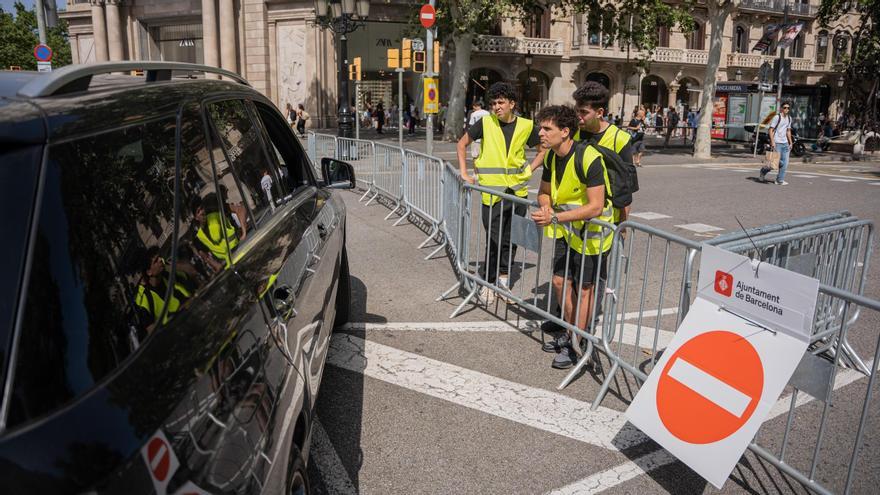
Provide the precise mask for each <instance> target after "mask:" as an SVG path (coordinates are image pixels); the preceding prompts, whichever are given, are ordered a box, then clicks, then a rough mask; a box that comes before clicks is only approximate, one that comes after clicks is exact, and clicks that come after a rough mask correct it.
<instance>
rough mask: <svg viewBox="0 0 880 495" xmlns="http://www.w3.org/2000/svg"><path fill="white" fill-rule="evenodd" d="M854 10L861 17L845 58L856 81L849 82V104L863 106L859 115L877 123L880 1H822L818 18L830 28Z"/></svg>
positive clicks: (848, 75)
mask: <svg viewBox="0 0 880 495" xmlns="http://www.w3.org/2000/svg"><path fill="white" fill-rule="evenodd" d="M852 13H855V15H856V16H858V21H857V27H856V29H855V34H854V36H853V39H852V43H853V45H852V47H853V49H852V50H851V51H850V52H849V53H848V54H847V55H846V56H845V57H844V59H843V64H844V71H845V73H846V78H847V80H849V81H851V82H852V83H853V84H850V85H849V88H850V105H851V106H852V107H854V108H858V109H860V111H858V112H855V113H856V114H858V115H861V116H862V117H863V118H870V119H871V121H872V122H873V123H875V124H876V122H877V112H878V109H877V107H878V91H880V88H878V78H877V74H878V73H880V2H878V1H876V0H855V1H853V0H822V3H821V5H820V6H819V15H818V19H819V23H820V24H821V25H822V26H823V27H828V26H829V25H830V24H831V23H833V22H834V21H837V20H838V19H840V18H842V17H844V16H847V15H852ZM865 83H868V84H865ZM864 110H868V112H865V111H864Z"/></svg>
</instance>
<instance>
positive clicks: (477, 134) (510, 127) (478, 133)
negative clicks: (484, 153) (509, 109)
mask: <svg viewBox="0 0 880 495" xmlns="http://www.w3.org/2000/svg"><path fill="white" fill-rule="evenodd" d="M491 118H492V117H490V116H488V115H486V116H485V117H483V119H491ZM517 118H519V117H517ZM483 119H480V120H479V121H477V123H476V124H474V125H472V126H471V127H470V129H468V136H470V137H471V139H472V140H474V141H476V140H478V139H483ZM498 124H499V125H500V126H501V133H502V134H504V149H505V150H506V151H507V152H510V142H511V141H512V140H513V131H515V130H516V119H513V121H512V122H501V121H500V120H499V121H498ZM540 130H541V129H540V128H539V127H538V126H536V125H533V126H532V133H531V134H530V135H529V139H528V141H526V146H528V147H529V148H534V147H535V146H537V145H539V144H541V137H540V136H538V131H540Z"/></svg>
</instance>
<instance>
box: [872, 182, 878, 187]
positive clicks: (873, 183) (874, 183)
mask: <svg viewBox="0 0 880 495" xmlns="http://www.w3.org/2000/svg"><path fill="white" fill-rule="evenodd" d="M870 184H871V185H872V186H880V182H871V183H870Z"/></svg>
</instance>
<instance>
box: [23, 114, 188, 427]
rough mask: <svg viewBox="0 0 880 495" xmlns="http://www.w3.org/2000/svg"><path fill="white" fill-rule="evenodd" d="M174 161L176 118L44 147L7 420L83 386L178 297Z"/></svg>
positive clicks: (181, 295)
mask: <svg viewBox="0 0 880 495" xmlns="http://www.w3.org/2000/svg"><path fill="white" fill-rule="evenodd" d="M174 161H175V120H174V118H168V119H163V120H160V121H154V122H150V123H147V124H141V125H134V126H131V127H127V128H124V129H121V130H117V131H114V132H110V133H106V134H101V135H98V136H92V137H88V138H83V139H78V140H74V141H71V142H67V143H63V144H58V145H55V146H52V147H51V148H50V150H49V160H48V162H47V165H46V170H45V173H44V174H43V192H42V198H41V201H40V206H39V220H38V226H37V230H36V233H35V238H34V249H33V254H32V255H31V260H30V277H29V280H28V286H27V296H26V298H27V299H26V303H25V307H24V318H23V321H22V326H21V329H20V332H21V337H20V341H19V346H18V354H17V363H16V368H15V378H14V387H13V397H12V401H11V407H10V413H9V424H10V425H11V426H13V425H15V424H18V423H21V422H24V421H26V420H29V419H32V418H36V417H39V416H41V415H43V414H45V413H48V412H50V411H52V410H53V409H54V408H56V407H58V406H60V405H62V404H64V403H65V402H67V401H69V400H71V399H73V398H75V397H77V396H79V395H81V394H83V393H84V392H86V391H87V390H89V389H90V388H91V387H92V386H93V385H94V384H95V383H96V382H97V381H99V380H100V379H101V378H103V377H104V376H106V375H107V374H109V373H110V372H112V371H113V370H114V369H115V368H116V367H117V366H118V365H119V364H120V363H121V362H122V361H123V360H124V359H125V358H126V357H127V356H129V355H130V354H131V353H132V352H134V351H135V350H136V349H137V348H138V347H139V346H140V345H141V343H142V342H143V341H144V339H146V338H147V336H149V335H150V334H151V333H152V332H154V331H156V329H157V328H159V327H161V326H162V325H163V324H164V323H166V322H167V321H168V319H169V318H170V317H171V316H172V315H173V314H174V313H175V312H176V311H178V310H179V309H180V307H181V306H182V305H183V304H185V302H186V300H187V298H188V297H189V294H190V289H188V288H187V287H186V286H185V285H184V284H180V283H174V282H173V279H172V277H171V274H170V260H171V244H172V239H173V230H174V223H173V217H174V181H175V176H176V174H175V163H174Z"/></svg>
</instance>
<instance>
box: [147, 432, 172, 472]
mask: <svg viewBox="0 0 880 495" xmlns="http://www.w3.org/2000/svg"><path fill="white" fill-rule="evenodd" d="M170 452H171V449H170V448H169V447H168V444H166V443H165V441H164V440H162V439H161V438H159V437H155V438H153V439H152V440H150V443H149V444H148V445H147V458H148V460H149V461H150V471H152V473H153V477H154V478H156V480H157V481H159V482H164V481H165V480H166V479H167V478H168V474H169V473H168V471H169V470H170V469H171V453H170Z"/></svg>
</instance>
